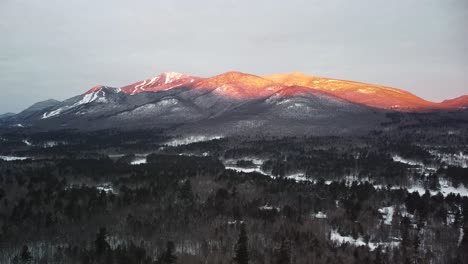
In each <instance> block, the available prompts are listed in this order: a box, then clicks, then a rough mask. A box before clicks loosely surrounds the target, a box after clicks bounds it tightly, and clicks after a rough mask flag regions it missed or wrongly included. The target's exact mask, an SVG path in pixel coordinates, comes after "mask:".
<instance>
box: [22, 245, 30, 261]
mask: <svg viewBox="0 0 468 264" xmlns="http://www.w3.org/2000/svg"><path fill="white" fill-rule="evenodd" d="M20 260H21V263H30V262H31V260H32V255H31V252H29V248H28V246H26V245H24V246H23V249H22V250H21V254H20Z"/></svg>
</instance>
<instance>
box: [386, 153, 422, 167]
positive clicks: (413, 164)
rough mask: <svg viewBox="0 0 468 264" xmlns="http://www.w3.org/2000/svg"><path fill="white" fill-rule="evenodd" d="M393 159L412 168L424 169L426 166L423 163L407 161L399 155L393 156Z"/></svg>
mask: <svg viewBox="0 0 468 264" xmlns="http://www.w3.org/2000/svg"><path fill="white" fill-rule="evenodd" d="M392 159H393V161H395V162H400V163H403V164H407V165H411V166H421V167H424V164H423V163H422V162H418V161H413V160H407V159H405V158H403V157H401V156H398V155H393V156H392Z"/></svg>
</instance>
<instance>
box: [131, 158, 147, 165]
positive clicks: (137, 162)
mask: <svg viewBox="0 0 468 264" xmlns="http://www.w3.org/2000/svg"><path fill="white" fill-rule="evenodd" d="M130 164H131V165H140V164H146V157H141V158H136V159H135V160H133V161H132V162H130Z"/></svg>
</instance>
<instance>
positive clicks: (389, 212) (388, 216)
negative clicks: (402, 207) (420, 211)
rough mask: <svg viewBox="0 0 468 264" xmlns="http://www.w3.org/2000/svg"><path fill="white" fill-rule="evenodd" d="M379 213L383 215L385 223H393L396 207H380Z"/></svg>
mask: <svg viewBox="0 0 468 264" xmlns="http://www.w3.org/2000/svg"><path fill="white" fill-rule="evenodd" d="M379 213H380V214H381V215H382V218H383V220H384V224H386V225H392V220H393V214H394V213H395V207H393V206H389V207H384V208H380V209H379Z"/></svg>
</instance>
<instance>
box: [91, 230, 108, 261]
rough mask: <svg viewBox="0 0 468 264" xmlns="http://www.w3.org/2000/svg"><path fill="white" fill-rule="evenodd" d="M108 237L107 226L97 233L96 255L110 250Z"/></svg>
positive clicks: (95, 242)
mask: <svg viewBox="0 0 468 264" xmlns="http://www.w3.org/2000/svg"><path fill="white" fill-rule="evenodd" d="M106 239H107V230H106V228H105V227H101V228H100V229H99V233H97V235H96V240H95V241H94V246H95V249H96V255H97V256H102V255H104V253H106V252H107V250H109V248H110V246H109V244H108V243H107V241H106Z"/></svg>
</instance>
